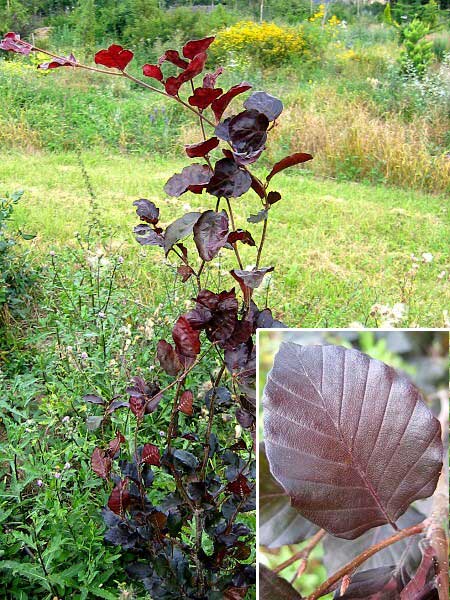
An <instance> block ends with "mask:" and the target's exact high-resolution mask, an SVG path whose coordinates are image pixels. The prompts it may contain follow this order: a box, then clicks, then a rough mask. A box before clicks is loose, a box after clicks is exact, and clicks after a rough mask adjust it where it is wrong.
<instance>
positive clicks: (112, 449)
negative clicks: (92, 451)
mask: <svg viewBox="0 0 450 600" xmlns="http://www.w3.org/2000/svg"><path fill="white" fill-rule="evenodd" d="M124 442H125V438H124V437H123V435H122V434H121V433H120V431H117V433H116V437H115V438H114V439H113V440H111V441H110V442H109V444H108V449H107V450H106V452H107V453H108V455H109V456H110V457H111V458H114V457H115V455H116V454H117V452H118V451H119V449H120V445H121V444H123V443H124Z"/></svg>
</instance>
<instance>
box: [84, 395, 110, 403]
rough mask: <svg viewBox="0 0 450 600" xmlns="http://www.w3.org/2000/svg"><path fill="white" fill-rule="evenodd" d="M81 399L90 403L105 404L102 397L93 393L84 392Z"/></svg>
mask: <svg viewBox="0 0 450 600" xmlns="http://www.w3.org/2000/svg"><path fill="white" fill-rule="evenodd" d="M83 400H84V401H85V402H89V403H90V404H105V401H104V400H103V398H100V396H96V395H95V394H86V396H83Z"/></svg>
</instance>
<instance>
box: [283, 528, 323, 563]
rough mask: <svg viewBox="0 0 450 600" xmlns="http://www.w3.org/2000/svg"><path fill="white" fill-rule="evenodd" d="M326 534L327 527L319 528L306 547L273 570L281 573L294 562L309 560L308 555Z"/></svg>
mask: <svg viewBox="0 0 450 600" xmlns="http://www.w3.org/2000/svg"><path fill="white" fill-rule="evenodd" d="M325 534H326V531H325V529H319V531H318V532H317V533H315V534H314V535H313V536H312V538H311V539H310V540H309V542H308V543H307V545H306V546H305V547H304V548H302V549H301V550H299V552H296V553H295V554H293V555H292V556H291V557H290V558H288V559H287V560H285V561H284V562H282V563H281V564H280V565H278V566H277V567H275V569H273V572H274V573H280V572H281V571H283V570H284V569H286V568H287V567H290V566H291V565H292V564H294V563H295V562H297V561H298V560H300V559H304V560H307V559H308V556H309V555H310V554H311V552H312V551H313V550H314V548H315V547H316V546H317V544H318V543H319V542H320V540H321V539H322V538H323V536H324V535H325Z"/></svg>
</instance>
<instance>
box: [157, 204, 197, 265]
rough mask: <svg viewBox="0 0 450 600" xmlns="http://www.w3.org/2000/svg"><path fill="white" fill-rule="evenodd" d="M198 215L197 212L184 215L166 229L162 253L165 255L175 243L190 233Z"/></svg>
mask: <svg viewBox="0 0 450 600" xmlns="http://www.w3.org/2000/svg"><path fill="white" fill-rule="evenodd" d="M200 215H201V213H199V212H190V213H186V214H185V215H183V216H182V217H180V218H179V219H177V220H176V221H174V222H173V223H171V224H170V225H169V226H168V227H167V229H166V231H165V234H164V251H165V253H166V255H167V254H168V253H169V251H170V250H171V249H172V248H173V246H174V245H175V244H176V243H177V242H179V241H180V240H182V239H184V238H185V237H186V236H188V235H190V234H191V233H192V230H193V229H194V225H195V224H196V223H197V221H198V219H199V217H200Z"/></svg>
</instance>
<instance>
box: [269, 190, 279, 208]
mask: <svg viewBox="0 0 450 600" xmlns="http://www.w3.org/2000/svg"><path fill="white" fill-rule="evenodd" d="M279 200H281V194H280V192H269V193H268V194H267V202H268V203H269V204H270V205H272V204H275V203H276V202H278V201H279Z"/></svg>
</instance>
